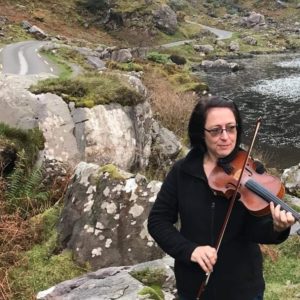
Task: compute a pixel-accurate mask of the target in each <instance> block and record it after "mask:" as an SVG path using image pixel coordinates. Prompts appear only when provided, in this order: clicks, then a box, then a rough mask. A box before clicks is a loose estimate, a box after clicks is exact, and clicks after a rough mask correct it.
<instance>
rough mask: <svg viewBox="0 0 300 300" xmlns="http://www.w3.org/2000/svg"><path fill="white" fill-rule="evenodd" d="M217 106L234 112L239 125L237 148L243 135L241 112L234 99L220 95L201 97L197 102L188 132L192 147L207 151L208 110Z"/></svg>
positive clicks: (203, 151)
mask: <svg viewBox="0 0 300 300" xmlns="http://www.w3.org/2000/svg"><path fill="white" fill-rule="evenodd" d="M215 107H227V108H229V109H230V110H231V111H232V112H233V114H234V117H235V120H236V123H237V125H238V127H237V141H236V145H235V150H237V149H238V148H239V145H240V143H241V135H242V120H241V116H240V112H239V110H238V108H237V106H236V104H235V103H234V102H233V101H231V100H229V99H227V98H224V97H220V96H210V97H205V98H201V99H200V100H199V101H198V103H197V104H196V106H195V108H194V110H193V112H192V114H191V117H190V121H189V126H188V134H189V139H190V145H191V147H192V148H198V149H200V150H201V151H202V153H205V152H206V150H207V148H206V144H205V139H204V125H205V122H206V117H207V112H208V110H209V109H211V108H215Z"/></svg>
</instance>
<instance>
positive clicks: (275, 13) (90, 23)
mask: <svg viewBox="0 0 300 300" xmlns="http://www.w3.org/2000/svg"><path fill="white" fill-rule="evenodd" d="M162 5H168V6H169V7H170V9H171V10H172V11H173V12H174V13H175V14H176V17H177V22H178V27H177V29H176V32H175V33H172V34H170V33H168V32H166V30H161V28H160V27H159V26H158V25H157V23H159V21H155V16H154V14H153V12H154V11H156V10H158V9H159V8H160V7H161V6H162ZM299 5H300V1H299V0H294V1H286V2H282V1H270V0H266V1H237V0H224V1H222V0H215V1H214V0H210V1H199V0H135V1H132V0H62V1H59V0H43V1H39V0H33V1H31V0H30V1H29V0H2V1H1V2H0V16H6V17H7V18H8V19H9V21H10V22H11V23H13V24H18V23H19V22H20V21H23V20H27V21H29V22H32V23H33V24H35V25H37V26H38V27H40V28H42V29H43V30H45V31H46V32H47V33H49V34H51V35H54V36H55V35H61V36H66V37H70V38H77V39H84V40H87V41H90V42H93V43H102V44H107V45H118V44H124V43H125V44H126V45H145V44H152V43H153V44H156V43H158V42H159V41H161V40H167V41H172V39H174V40H177V39H180V38H181V37H187V35H188V33H187V32H186V31H187V30H186V29H185V28H184V18H186V17H194V18H195V17H196V18H197V19H198V20H199V21H201V23H203V24H205V25H216V24H217V25H218V26H219V27H220V26H223V27H224V26H225V27H226V22H222V23H221V24H220V22H219V23H218V18H219V17H222V16H224V15H226V14H237V15H239V16H241V17H242V16H246V15H247V14H249V12H251V11H253V10H255V11H257V12H260V13H262V14H264V15H265V16H266V18H267V19H268V18H269V19H271V20H272V21H274V22H279V23H285V24H289V23H290V24H293V23H295V22H297V21H298V15H299V13H300V9H297V6H298V7H299ZM16 34H17V33H16ZM0 42H1V39H0Z"/></svg>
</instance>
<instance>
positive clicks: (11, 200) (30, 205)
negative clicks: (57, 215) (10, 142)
mask: <svg viewBox="0 0 300 300" xmlns="http://www.w3.org/2000/svg"><path fill="white" fill-rule="evenodd" d="M5 199H6V204H7V208H8V210H9V211H10V212H19V213H20V214H21V216H23V217H25V218H26V217H28V216H29V215H32V213H36V212H37V211H41V210H43V209H45V208H46V207H47V206H48V204H47V202H48V199H49V192H47V191H46V190H45V186H44V184H43V175H42V170H41V169H39V168H34V169H32V170H31V169H28V168H27V167H26V162H25V154H24V150H22V151H21V152H20V153H19V154H18V162H17V163H16V167H15V170H14V171H13V173H12V174H11V175H10V176H9V177H8V184H7V190H6V193H5Z"/></svg>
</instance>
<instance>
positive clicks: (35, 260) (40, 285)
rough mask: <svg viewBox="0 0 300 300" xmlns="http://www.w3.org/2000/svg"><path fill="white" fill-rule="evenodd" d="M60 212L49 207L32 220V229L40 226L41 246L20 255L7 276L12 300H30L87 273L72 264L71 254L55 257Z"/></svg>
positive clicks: (65, 253)
mask: <svg viewBox="0 0 300 300" xmlns="http://www.w3.org/2000/svg"><path fill="white" fill-rule="evenodd" d="M60 211H61V209H60V208H59V207H52V208H51V209H49V210H48V211H46V212H44V213H43V214H42V215H39V216H36V217H35V218H34V219H33V220H32V226H37V227H39V226H41V225H42V230H41V239H42V240H43V244H40V245H35V246H34V247H33V248H32V249H31V250H30V251H27V252H26V253H24V255H23V259H22V260H21V261H20V263H19V265H18V266H16V267H14V268H13V269H11V270H10V272H9V279H10V282H11V287H12V291H13V293H14V298H13V299H14V300H28V299H33V297H34V295H36V294H37V292H39V291H42V290H45V289H48V288H49V287H51V286H53V285H55V284H58V283H60V282H62V281H65V280H68V279H71V278H74V277H77V276H79V275H81V274H83V273H86V272H87V269H86V268H82V267H79V266H78V265H76V264H75V263H74V262H73V260H72V255H71V252H70V251H63V252H62V253H60V254H55V252H56V250H57V232H56V224H57V222H58V220H59V216H60Z"/></svg>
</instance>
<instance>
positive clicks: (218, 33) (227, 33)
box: [161, 20, 232, 48]
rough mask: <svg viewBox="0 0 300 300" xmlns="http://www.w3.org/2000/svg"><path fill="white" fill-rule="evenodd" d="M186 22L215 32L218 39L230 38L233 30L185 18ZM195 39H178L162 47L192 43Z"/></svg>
mask: <svg viewBox="0 0 300 300" xmlns="http://www.w3.org/2000/svg"><path fill="white" fill-rule="evenodd" d="M185 22H186V23H189V24H194V25H199V27H202V28H205V29H207V30H208V31H210V32H212V33H214V34H215V35H216V36H217V39H218V40H224V39H229V38H231V36H232V32H231V31H226V30H221V29H217V28H214V27H209V26H205V25H202V24H199V23H196V22H193V21H188V20H185ZM193 41H194V40H183V41H177V42H172V43H168V44H164V45H162V46H161V47H163V48H171V47H176V46H180V45H184V44H186V43H190V42H193Z"/></svg>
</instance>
